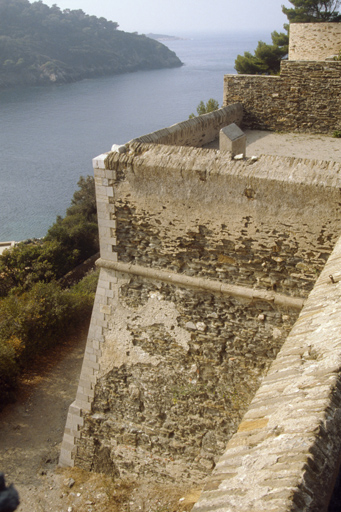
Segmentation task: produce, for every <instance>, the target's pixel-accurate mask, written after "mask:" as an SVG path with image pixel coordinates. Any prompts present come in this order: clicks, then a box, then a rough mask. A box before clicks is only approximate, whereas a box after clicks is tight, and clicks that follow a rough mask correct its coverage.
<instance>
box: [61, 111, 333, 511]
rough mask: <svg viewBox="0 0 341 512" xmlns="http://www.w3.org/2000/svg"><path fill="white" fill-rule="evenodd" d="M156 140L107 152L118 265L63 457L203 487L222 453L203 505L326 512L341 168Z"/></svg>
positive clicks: (106, 266) (110, 269) (102, 202)
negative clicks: (244, 157)
mask: <svg viewBox="0 0 341 512" xmlns="http://www.w3.org/2000/svg"><path fill="white" fill-rule="evenodd" d="M229 108H230V107H227V108H226V109H224V110H225V112H226V111H227V112H228V111H229ZM234 111H235V109H234V108H233V109H231V112H234ZM237 111H238V109H237ZM216 116H217V114H216V115H215V116H213V117H211V119H212V118H213V119H216ZM206 119H207V118H206ZM186 123H187V122H186ZM182 127H185V128H186V124H185V123H183V124H182ZM186 129H187V128H186ZM169 132H173V133H174V132H175V133H179V129H176V128H173V127H172V128H171V129H169ZM159 136H160V132H159V134H158V135H155V136H152V138H153V140H154V141H157V140H158V137H159ZM162 136H166V137H168V134H167V133H165V132H163V133H162ZM148 137H150V136H148ZM182 137H183V135H181V141H183V139H182ZM186 137H187V136H186ZM139 140H140V142H136V141H135V142H131V143H128V144H127V145H126V153H124V154H119V153H109V154H106V155H102V156H101V157H98V158H97V159H95V160H94V170H95V181H96V197H97V204H98V216H99V228H100V244H101V259H100V260H99V262H98V265H99V266H100V268H101V273H100V280H99V285H98V289H97V294H96V300H95V306H94V311H93V317H92V321H91V326H90V331H89V337H88V342H87V348H86V352H85V357H84V363H83V368H82V374H81V378H80V382H79V388H78V392H77V397H76V400H75V402H74V403H73V404H72V405H71V406H70V410H69V414H68V420H67V425H66V429H65V434H64V441H63V446H62V452H61V459H60V462H61V464H63V465H74V464H76V465H78V466H81V467H83V468H85V469H88V470H98V471H101V472H106V473H108V474H111V475H114V476H115V475H121V476H134V477H136V476H138V477H145V476H147V477H152V478H153V479H155V481H161V482H163V481H165V482H167V481H171V480H172V479H173V478H181V480H182V481H183V482H184V481H187V482H188V483H190V484H193V483H201V482H203V481H204V479H205V478H207V477H208V475H210V474H211V472H212V469H213V468H214V467H215V466H216V470H215V471H214V472H213V474H212V476H211V477H209V478H208V480H207V485H206V490H205V491H204V492H203V494H202V497H201V499H200V500H199V502H198V504H197V505H196V507H197V509H198V510H200V511H201V512H204V511H210V510H212V511H213V510H215V511H219V510H221V511H223V510H224V511H226V510H237V509H238V510H245V511H246V510H252V507H253V508H254V509H255V510H256V508H255V506H258V504H259V503H261V504H262V507H263V508H261V509H262V510H267V511H270V510H271V511H275V510H276V511H277V510H278V511H283V512H284V511H289V510H295V506H296V505H295V503H303V502H302V501H301V502H300V501H299V500H306V501H305V502H304V503H307V508H306V510H323V508H320V509H318V508H317V504H318V506H320V504H321V502H322V501H323V500H325V501H324V503H326V500H327V499H328V493H330V492H331V489H332V486H333V477H334V476H335V473H336V471H337V468H338V461H337V460H336V459H337V454H338V453H339V446H338V441H336V440H335V439H334V434H335V428H337V427H338V421H339V420H338V416H337V414H336V409H335V407H334V406H337V405H338V400H339V398H338V395H337V391H336V390H337V385H338V384H337V376H338V365H337V360H338V358H339V356H340V352H339V351H338V345H337V340H336V337H337V327H336V329H334V324H333V321H334V320H333V319H334V316H332V319H331V318H330V316H329V313H330V312H332V313H333V315H335V317H336V316H337V312H338V306H337V303H336V296H337V290H338V288H339V285H338V284H337V283H338V281H337V280H338V277H339V275H338V269H337V261H338V260H337V259H335V258H337V257H336V256H335V254H338V253H337V252H336V253H333V256H332V258H333V259H332V260H330V262H329V263H328V266H327V268H326V270H325V273H324V274H323V277H321V279H322V281H321V280H320V281H319V283H322V284H323V287H319V288H317V290H319V291H320V295H316V293H317V292H315V288H314V283H315V281H316V279H317V277H318V275H319V273H320V272H321V270H322V269H323V268H324V266H325V263H326V261H327V259H328V257H329V255H330V254H331V253H332V250H333V247H334V245H335V243H336V241H337V239H338V237H339V234H340V208H341V204H340V192H339V191H340V188H341V178H340V175H341V174H340V170H341V169H340V164H337V163H332V162H320V161H310V160H302V159H295V158H279V157H265V156H262V157H260V158H259V159H258V160H257V161H254V160H251V159H249V160H243V161H239V162H238V161H233V160H231V157H230V155H229V154H228V153H224V152H219V151H217V150H212V149H198V148H194V147H184V146H178V147H176V146H171V145H164V144H146V143H144V142H141V139H139ZM186 140H188V139H186ZM199 140H203V136H202V133H201V134H199ZM195 144H196V143H193V145H195ZM333 262H334V263H333ZM326 272H327V274H328V275H329V273H331V274H333V276H335V281H336V282H335V283H332V282H331V280H330V278H328V277H326ZM340 277H341V274H340ZM313 289H314V293H315V295H314V297H316V298H315V299H311V298H310V297H311V296H310V295H309V294H310V292H311V290H313ZM308 297H309V299H308V302H307V305H306V306H304V303H305V301H306V300H307V298H308ZM321 297H322V298H321ZM303 306H304V309H303V311H302V313H301V316H300V319H299V321H298V322H299V323H298V324H295V322H296V320H297V318H298V315H299V313H300V311H301V309H302V307H303ZM307 308H308V309H307ZM312 318H313V320H312V321H311V319H312ZM302 319H303V320H302ZM300 322H301V323H300ZM293 325H295V327H294V331H293V333H294V334H291V335H290V336H291V337H290V336H289V337H288V338H287V336H288V335H289V333H290V331H291V329H292V327H293ZM297 326H298V327H297ZM295 329H296V330H295ZM319 332H322V333H327V334H328V337H327V338H325V336H324V335H323V337H321V336H319V334H318V333H319ZM292 336H294V337H292ZM306 336H307V337H306ZM309 336H310V338H309ZM311 336H312V337H311ZM333 336H334V337H333ZM286 338H287V341H285V340H286ZM325 340H328V342H327V341H325ZM330 340H332V341H330ZM329 341H330V343H331V344H330V348H329V346H328V348H327V347H326V351H325V354H326V356H325V355H324V343H326V344H328V343H329ZM332 350H333V352H332ZM277 354H279V355H280V356H279V357H280V359H276V356H277ZM325 357H326V358H325ZM271 361H274V363H273V366H272V367H271V369H270V372H269V373H268V375H267V376H266V374H267V371H268V369H269V366H270V364H271ZM299 362H300V365H299ZM327 363H328V364H329V363H330V365H329V366H328V364H327ZM333 364H334V366H333ZM320 365H321V366H320ZM283 368H285V370H284V369H283ZM302 372H303V373H302ZM304 372H305V373H304ZM312 374H313V375H312ZM302 375H303V377H302ZM265 376H266V377H265ZM285 379H287V380H285ZM300 379H303V380H300ZM309 379H310V380H309ZM288 381H289V382H288ZM262 382H263V383H262ZM261 383H262V385H261V387H260V388H259V386H260V384H261ZM284 383H285V388H284V387H283V385H284ZM296 388H297V389H298V391H296ZM272 389H273V390H274V393H275V394H274V397H273V398H271V397H270V396H269V394H271V390H272ZM257 390H258V391H257ZM300 390H302V391H300ZM335 393H336V394H335ZM334 396H335V397H336V398H335V400H334V398H333V397H334ZM313 400H316V404H315V405H314V408H313V409H312V401H313ZM250 404H251V406H250ZM281 404H284V405H283V415H282V416H281V412H282V407H281ZM291 405H292V408H291ZM248 408H249V409H248ZM284 411H286V413H285V414H284ZM288 411H289V412H288ZM290 412H292V415H291V416H290ZM244 414H246V416H245V418H244V420H243V422H242V423H241V424H240V422H241V420H242V418H243V415H244ZM312 417H313V418H312ZM325 418H328V421H327V420H325ZM311 420H313V421H315V423H313V422H312V423H311ZM310 424H311V425H313V426H312V427H311V429H310V427H309V428H308V427H307V425H310ZM238 425H240V426H239V429H238ZM277 425H278V427H277ZM316 425H319V427H318V428H317V427H316ZM320 425H322V426H321V428H320ZM237 430H238V432H237ZM281 436H283V437H281ZM300 436H301V437H300ZM321 436H322V437H321ZM330 437H331V438H333V439H330ZM281 439H283V443H284V444H283V445H281V444H280V440H281ZM301 440H303V441H302V442H301ZM228 442H229V444H228V452H226V454H225V455H224V451H225V448H226V444H227V443H228ZM272 443H277V445H276V447H277V448H278V450H277V451H276V450H274V445H273V444H272ZM258 449H259V451H258ZM272 450H274V453H275V454H276V455H274V456H272V455H271V456H269V452H272ZM329 450H332V453H330V452H329ZM320 453H323V454H324V455H328V456H329V453H330V457H329V460H328V463H326V464H325V465H323V463H322V458H321V456H320ZM221 457H222V458H221ZM252 457H253V458H252ZM230 461H231V464H230ZM249 461H250V464H249ZM286 464H287V469H286ZM263 468H264V471H263ZM310 468H317V469H316V471H315V473H314V471H312V472H311V471H310ZM258 469H259V475H258ZM266 471H267V472H266ZM255 473H257V476H255ZM270 473H271V478H270V476H269V475H270ZM324 475H327V476H326V479H325V480H324V482H325V483H324V485H321V482H320V479H321V478H322V476H323V478H324ZM287 476H288V478H287ZM289 477H290V479H291V480H290V482H289ZM262 478H263V480H262ZM246 481H247V482H249V481H250V482H251V481H252V482H255V485H254V486H253V487H254V489H255V492H254V493H253V494H252V493H250V492H247V490H246V488H245V482H246ZM306 481H307V482H308V484H309V485H310V486H314V485H315V484H316V485H317V487H318V491H317V493H316V498H315V497H314V496H315V495H314V493H313V492H310V490H309V489H310V487H309V485H308V484H307V485H308V487H309V489H308V490H307V486H306V487H304V485H305V482H306ZM243 482H244V484H243ZM303 484H304V485H303ZM281 485H282V487H281ZM247 487H249V484H247ZM284 487H285V488H284ZM307 493H308V494H307ZM309 493H310V494H311V495H314V496H312V497H311V499H310V498H309V496H310V494H309ZM308 495H309V496H308ZM307 496H308V498H309V499H310V501H309V499H308V498H307ZM259 500H261V501H259ZM321 500H322V501H321ZM308 502H309V503H308ZM227 504H228V505H227ZM227 507H230V508H229V509H228V508H227ZM276 507H277V508H276ZM290 507H291V508H290ZM309 507H310V508H309ZM314 507H315V508H314ZM297 510H302V508H301V509H299V508H297Z"/></svg>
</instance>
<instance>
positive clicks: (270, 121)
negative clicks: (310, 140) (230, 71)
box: [224, 61, 341, 133]
mask: <svg viewBox="0 0 341 512" xmlns="http://www.w3.org/2000/svg"><path fill="white" fill-rule="evenodd" d="M340 90H341V62H339V61H332V62H313V61H309V62H296V61H294V62H293V61H283V62H282V64H281V74H280V76H264V75H225V77H224V105H229V104H230V103H236V102H240V103H241V104H242V105H243V110H244V114H243V126H244V127H247V128H252V129H261V130H277V131H288V132H290V131H297V132H309V133H333V131H334V130H340V129H341V96H340Z"/></svg>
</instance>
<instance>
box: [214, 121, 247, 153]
mask: <svg viewBox="0 0 341 512" xmlns="http://www.w3.org/2000/svg"><path fill="white" fill-rule="evenodd" d="M219 149H220V151H230V153H231V155H232V158H233V157H235V156H236V155H243V157H245V154H246V135H245V133H244V132H243V131H242V130H241V129H240V128H239V127H238V126H237V125H236V124H235V123H232V124H229V125H228V126H224V128H222V129H221V130H220V132H219Z"/></svg>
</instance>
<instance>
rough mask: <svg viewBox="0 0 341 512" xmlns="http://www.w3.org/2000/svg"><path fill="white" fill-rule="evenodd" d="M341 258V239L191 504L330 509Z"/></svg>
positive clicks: (241, 509) (339, 404)
mask: <svg viewBox="0 0 341 512" xmlns="http://www.w3.org/2000/svg"><path fill="white" fill-rule="evenodd" d="M340 265H341V239H340V240H339V241H338V242H337V244H336V247H335V249H334V251H333V253H332V255H331V257H330V258H329V260H328V262H327V265H326V267H325V268H324V270H323V272H322V273H321V275H320V277H319V279H318V281H317V283H316V285H315V287H314V289H313V291H312V292H311V294H310V295H309V298H308V300H307V302H306V304H305V306H304V308H303V310H302V312H301V314H300V317H299V319H298V321H297V322H296V324H295V326H294V328H293V329H292V331H291V333H290V335H289V337H288V339H287V340H286V342H285V343H284V345H283V347H282V349H281V351H280V352H279V354H278V356H277V358H276V360H275V361H274V362H273V364H272V365H271V367H270V370H269V372H268V374H267V376H266V377H265V378H264V380H263V382H262V385H261V387H260V388H259V390H258V391H257V393H256V395H255V397H254V399H253V401H252V402H251V404H250V407H249V409H248V412H247V413H246V415H245V416H244V418H243V421H242V423H241V424H240V425H239V428H238V432H237V433H236V434H235V435H234V436H233V437H232V439H231V440H230V442H229V443H228V445H227V450H226V451H225V453H224V455H223V456H222V457H221V459H220V461H219V462H218V464H217V467H216V469H215V471H214V472H213V474H212V476H211V477H210V478H209V480H208V482H207V484H206V488H205V490H204V492H203V493H202V496H201V498H200V500H199V502H198V503H197V504H196V505H195V506H194V508H193V511H195V512H211V511H212V512H213V511H214V512H226V511H227V510H228V511H229V512H234V511H236V512H237V511H238V512H248V511H250V510H262V511H271V512H285V511H290V512H301V511H302V510H304V511H309V512H325V511H326V510H327V509H328V504H329V500H330V496H331V493H332V490H333V486H334V483H335V479H336V475H337V472H338V467H339V463H340V450H341V437H340V429H341V412H340V411H341V382H340V361H341V339H340V328H341V325H340V321H341V303H340V292H341V271H340V268H341V266H340ZM330 275H332V276H333V278H334V281H335V283H333V282H332V281H331V279H330V277H329V276H330Z"/></svg>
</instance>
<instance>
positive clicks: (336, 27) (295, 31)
mask: <svg viewBox="0 0 341 512" xmlns="http://www.w3.org/2000/svg"><path fill="white" fill-rule="evenodd" d="M340 50H341V23H291V25H290V40H289V60H301V61H302V60H303V61H324V60H326V59H327V58H332V57H333V56H335V55H338V54H339V52H340Z"/></svg>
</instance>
